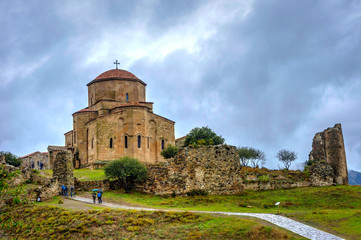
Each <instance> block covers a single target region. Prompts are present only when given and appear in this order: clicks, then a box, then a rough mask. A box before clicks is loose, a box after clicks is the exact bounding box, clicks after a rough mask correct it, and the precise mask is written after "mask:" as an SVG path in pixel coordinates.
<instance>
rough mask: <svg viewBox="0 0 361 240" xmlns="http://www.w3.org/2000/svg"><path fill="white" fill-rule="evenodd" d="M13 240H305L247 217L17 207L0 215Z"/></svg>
mask: <svg viewBox="0 0 361 240" xmlns="http://www.w3.org/2000/svg"><path fill="white" fill-rule="evenodd" d="M0 235H2V236H4V237H5V238H6V237H9V238H11V239H15V238H16V239H220V238H222V239H259V240H261V239H262V240H263V239H304V238H301V237H300V238H298V237H295V236H292V235H291V234H290V233H288V232H286V231H284V230H280V229H277V228H275V227H269V226H266V225H263V224H260V223H259V222H257V221H255V220H251V219H242V218H235V217H215V216H210V215H200V214H193V213H189V212H162V211H156V212H145V211H124V210H114V209H107V208H105V209H101V210H87V211H84V210H83V211H70V210H65V209H62V208H57V207H53V206H32V207H29V206H28V207H18V208H15V209H11V210H10V209H9V210H7V211H2V212H1V213H0Z"/></svg>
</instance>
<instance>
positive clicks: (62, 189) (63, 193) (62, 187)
mask: <svg viewBox="0 0 361 240" xmlns="http://www.w3.org/2000/svg"><path fill="white" fill-rule="evenodd" d="M61 195H63V196H65V186H64V185H63V184H61Z"/></svg>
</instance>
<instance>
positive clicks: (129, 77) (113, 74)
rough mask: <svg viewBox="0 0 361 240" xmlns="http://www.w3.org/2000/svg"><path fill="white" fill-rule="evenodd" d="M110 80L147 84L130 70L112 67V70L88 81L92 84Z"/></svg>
mask: <svg viewBox="0 0 361 240" xmlns="http://www.w3.org/2000/svg"><path fill="white" fill-rule="evenodd" d="M110 80H126V81H134V82H140V83H141V84H143V85H144V86H146V85H147V84H146V83H145V82H143V81H142V80H140V79H139V78H137V76H135V75H134V74H133V73H131V72H128V71H126V70H123V69H112V70H108V71H106V72H103V73H102V74H100V75H99V76H98V77H96V78H95V79H94V80H93V81H91V82H90V83H88V84H87V86H90V85H92V84H93V83H96V82H103V81H110Z"/></svg>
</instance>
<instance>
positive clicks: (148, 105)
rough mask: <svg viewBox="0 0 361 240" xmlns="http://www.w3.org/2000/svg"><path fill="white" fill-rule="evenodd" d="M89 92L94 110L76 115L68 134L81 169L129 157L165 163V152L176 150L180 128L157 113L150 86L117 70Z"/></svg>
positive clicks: (95, 82)
mask: <svg viewBox="0 0 361 240" xmlns="http://www.w3.org/2000/svg"><path fill="white" fill-rule="evenodd" d="M87 86H88V107H86V108H84V109H82V110H79V111H77V112H75V113H73V129H72V130H71V131H69V132H67V133H65V134H64V135H65V146H66V147H67V148H70V149H71V150H72V152H73V154H74V161H75V163H76V164H75V167H81V166H93V165H94V163H95V162H99V161H109V160H116V159H119V158H120V157H123V156H130V157H135V158H138V159H139V160H140V161H142V162H147V163H156V162H159V161H164V158H163V157H162V156H161V155H160V152H161V151H162V150H163V149H164V148H165V147H166V146H167V145H168V144H172V145H175V137H174V122H173V121H172V120H169V119H167V118H165V117H162V116H159V115H157V114H155V113H154V112H153V103H152V102H147V101H146V89H145V87H146V83H145V82H143V81H142V80H140V79H139V78H138V77H136V76H135V75H134V74H132V73H130V72H128V71H125V70H120V69H112V70H109V71H106V72H104V73H102V74H100V75H99V76H98V77H96V78H95V79H94V80H92V81H91V82H89V83H88V84H87Z"/></svg>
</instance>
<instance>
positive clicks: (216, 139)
mask: <svg viewBox="0 0 361 240" xmlns="http://www.w3.org/2000/svg"><path fill="white" fill-rule="evenodd" d="M223 143H224V138H222V136H218V135H217V134H216V133H215V132H213V131H212V129H210V128H209V127H201V128H198V127H196V128H193V129H192V130H191V131H190V132H189V133H188V134H187V137H186V139H185V141H184V147H187V146H189V145H218V144H223Z"/></svg>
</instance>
